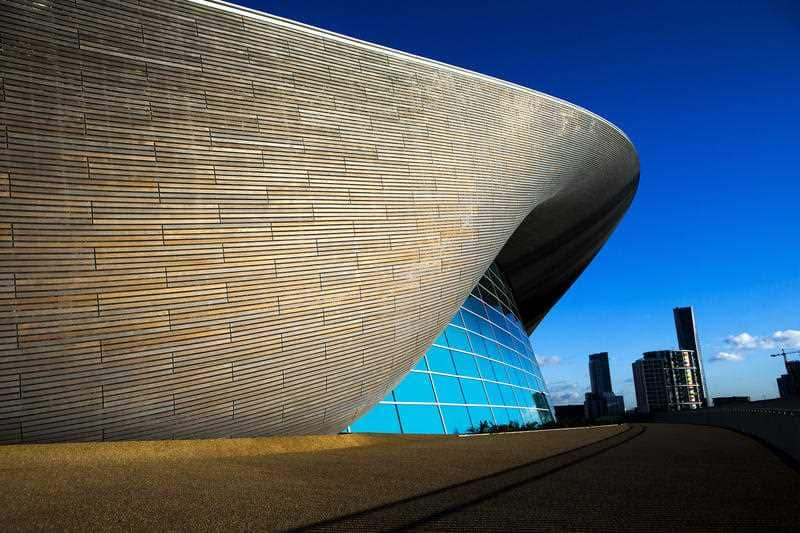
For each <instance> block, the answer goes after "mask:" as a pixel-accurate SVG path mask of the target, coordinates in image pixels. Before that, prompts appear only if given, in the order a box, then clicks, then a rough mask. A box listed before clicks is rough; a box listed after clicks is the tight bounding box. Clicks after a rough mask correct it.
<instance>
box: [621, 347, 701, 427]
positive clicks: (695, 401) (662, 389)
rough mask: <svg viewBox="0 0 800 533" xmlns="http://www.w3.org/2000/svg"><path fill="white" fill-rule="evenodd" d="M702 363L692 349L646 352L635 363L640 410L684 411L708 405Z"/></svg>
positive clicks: (643, 411)
mask: <svg viewBox="0 0 800 533" xmlns="http://www.w3.org/2000/svg"><path fill="white" fill-rule="evenodd" d="M699 376H700V366H699V362H698V358H697V353H696V352H694V351H693V350H659V351H654V352H645V353H644V354H643V357H642V358H641V359H639V360H637V361H634V363H633V382H634V385H635V387H636V404H637V410H638V411H639V412H642V413H651V412H659V411H683V410H687V409H699V408H701V407H704V406H705V396H704V394H703V390H702V385H701V381H700V377H699Z"/></svg>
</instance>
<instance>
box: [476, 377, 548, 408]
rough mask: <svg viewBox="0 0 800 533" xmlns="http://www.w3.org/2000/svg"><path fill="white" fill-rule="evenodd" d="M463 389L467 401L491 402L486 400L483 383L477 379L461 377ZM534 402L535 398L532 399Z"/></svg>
mask: <svg viewBox="0 0 800 533" xmlns="http://www.w3.org/2000/svg"><path fill="white" fill-rule="evenodd" d="M460 381H461V390H463V391H464V398H465V399H466V400H467V403H480V404H487V403H489V402H488V401H487V400H486V392H485V391H484V390H483V383H481V382H480V381H478V380H476V379H461V380H460ZM531 403H533V400H531Z"/></svg>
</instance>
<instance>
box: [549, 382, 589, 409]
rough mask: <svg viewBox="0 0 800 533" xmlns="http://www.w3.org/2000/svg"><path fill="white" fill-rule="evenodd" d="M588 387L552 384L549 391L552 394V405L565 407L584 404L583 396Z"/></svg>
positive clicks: (569, 383) (572, 383)
mask: <svg viewBox="0 0 800 533" xmlns="http://www.w3.org/2000/svg"><path fill="white" fill-rule="evenodd" d="M587 388H588V387H581V386H579V385H578V384H577V383H574V382H567V381H556V382H554V383H550V384H549V385H548V387H547V389H548V390H549V392H550V403H551V404H553V405H563V404H566V403H583V395H584V393H585V392H586V390H587Z"/></svg>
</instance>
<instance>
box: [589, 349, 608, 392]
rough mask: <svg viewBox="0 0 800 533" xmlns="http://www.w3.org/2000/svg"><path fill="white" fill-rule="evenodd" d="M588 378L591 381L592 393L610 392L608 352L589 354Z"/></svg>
mask: <svg viewBox="0 0 800 533" xmlns="http://www.w3.org/2000/svg"><path fill="white" fill-rule="evenodd" d="M589 380H590V381H591V383H592V392H593V393H595V394H602V393H604V392H612V388H611V371H610V370H609V368H608V352H601V353H593V354H590V355H589Z"/></svg>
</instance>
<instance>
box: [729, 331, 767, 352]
mask: <svg viewBox="0 0 800 533" xmlns="http://www.w3.org/2000/svg"><path fill="white" fill-rule="evenodd" d="M725 342H727V343H728V344H729V345H730V346H732V347H733V348H734V349H736V350H754V349H756V348H758V347H759V342H760V340H759V339H758V338H757V337H753V336H752V335H750V334H749V333H747V332H746V331H743V332H742V333H739V334H738V335H731V336H730V337H728V338H727V339H725Z"/></svg>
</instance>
